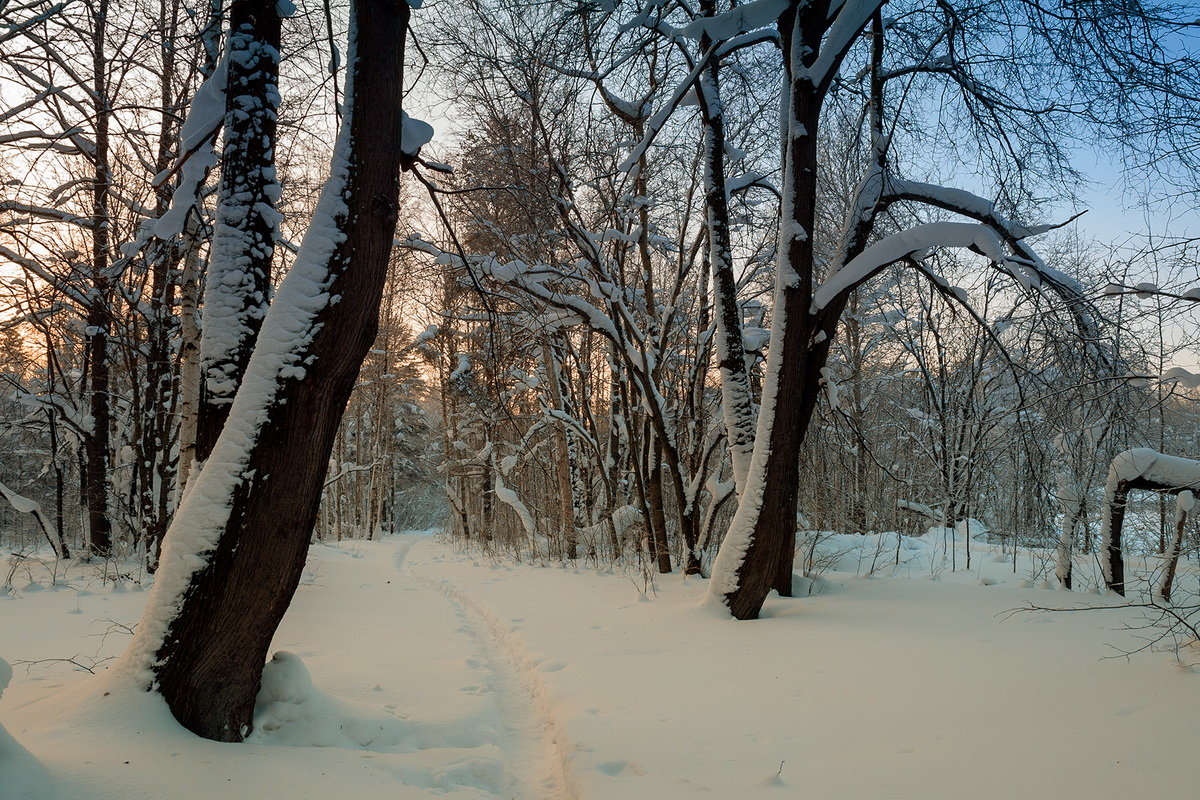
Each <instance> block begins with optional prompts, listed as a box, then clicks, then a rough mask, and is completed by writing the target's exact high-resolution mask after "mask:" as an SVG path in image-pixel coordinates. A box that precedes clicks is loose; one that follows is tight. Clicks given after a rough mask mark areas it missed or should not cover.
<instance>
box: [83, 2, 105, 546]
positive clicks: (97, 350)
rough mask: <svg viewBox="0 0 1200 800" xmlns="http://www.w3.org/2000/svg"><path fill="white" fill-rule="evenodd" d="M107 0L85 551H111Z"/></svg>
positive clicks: (96, 170)
mask: <svg viewBox="0 0 1200 800" xmlns="http://www.w3.org/2000/svg"><path fill="white" fill-rule="evenodd" d="M108 11H109V5H108V0H100V2H99V4H98V6H97V7H96V10H95V13H94V17H93V25H94V27H93V29H92V111H93V113H94V114H95V118H96V119H95V124H96V142H95V145H96V149H95V153H94V154H93V155H92V166H93V172H92V224H93V227H92V265H91V270H92V275H91V282H92V286H91V291H90V293H89V298H88V306H87V316H86V320H87V365H88V410H89V414H90V417H91V418H90V421H89V425H88V427H87V428H86V435H85V436H84V443H83V445H84V446H83V449H84V452H85V454H86V463H87V470H86V473H85V478H84V486H85V487H86V502H87V516H88V544H89V549H90V552H91V555H93V556H99V557H101V558H107V557H108V556H110V555H111V554H112V520H111V518H110V515H109V507H108V477H109V474H108V473H109V428H110V426H111V421H112V413H111V403H110V398H109V377H110V369H109V368H110V365H109V360H108V359H109V353H108V337H109V333H110V332H111V328H112V309H111V308H110V307H109V303H110V302H111V300H112V289H111V285H110V278H109V274H108V257H109V202H108V201H109V190H110V186H111V176H110V175H109V169H108V157H109V141H108V123H109V119H110V117H111V114H112V112H111V110H110V109H109V107H108V77H107V70H108V60H107V57H106V55H105V51H104V45H105V41H104V40H105V36H106V33H107V30H108Z"/></svg>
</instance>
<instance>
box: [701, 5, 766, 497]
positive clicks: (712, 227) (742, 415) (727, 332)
mask: <svg viewBox="0 0 1200 800" xmlns="http://www.w3.org/2000/svg"><path fill="white" fill-rule="evenodd" d="M700 7H701V10H702V11H703V12H704V14H705V15H706V16H709V17H712V16H715V14H716V3H714V2H713V1H712V0H705V2H701V4H700ZM712 44H713V42H712V39H711V37H709V36H708V35H707V34H705V35H704V36H701V37H700V50H701V51H702V52H705V51H707V50H708V49H709V48H710V47H711V46H712ZM720 71H721V64H720V60H719V59H718V58H716V57H714V58H713V59H712V61H711V63H710V64H709V65H708V67H707V68H706V70H705V72H704V73H703V74H702V75H701V77H700V80H699V81H698V82H697V84H698V91H697V93H696V94H697V98H698V99H699V102H700V110H701V117H702V121H703V124H704V194H705V218H706V222H707V225H708V253H709V255H708V258H709V262H710V268H711V270H712V276H713V293H714V298H715V306H716V309H715V311H716V314H715V316H716V323H717V336H716V353H717V365H718V367H719V368H720V374H721V411H722V414H723V415H724V422H725V435H726V437H727V440H728V447H729V457H730V460H731V462H732V465H733V481H734V486H735V487H736V490H737V492H738V494H739V495H740V494H741V493H742V490H743V489H744V488H745V485H746V475H747V473H748V472H749V470H750V458H751V456H752V455H753V453H754V405H753V395H752V393H751V391H750V375H749V372H748V371H747V369H746V353H745V345H744V343H743V341H742V319H741V311H740V307H739V306H738V298H737V281H736V280H735V279H734V275H733V249H732V247H731V245H730V239H729V195H728V190H727V187H726V182H725V109H724V107H723V105H722V103H721V93H720Z"/></svg>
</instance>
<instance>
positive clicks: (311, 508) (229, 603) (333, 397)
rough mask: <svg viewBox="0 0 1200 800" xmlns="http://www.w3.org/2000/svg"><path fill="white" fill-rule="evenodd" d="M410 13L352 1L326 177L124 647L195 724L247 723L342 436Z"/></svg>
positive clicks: (229, 732)
mask: <svg viewBox="0 0 1200 800" xmlns="http://www.w3.org/2000/svg"><path fill="white" fill-rule="evenodd" d="M408 15H409V9H408V5H407V4H405V3H403V2H395V0H355V2H354V4H353V10H352V21H351V34H350V35H351V45H350V52H351V57H350V59H349V63H350V69H351V72H352V78H351V83H352V87H353V88H352V90H351V91H350V92H348V94H349V97H348V99H347V103H346V108H347V112H346V113H347V116H348V118H347V119H346V120H345V121H344V124H343V126H342V133H341V136H340V137H339V141H338V144H337V146H336V149H335V152H334V160H333V167H332V170H331V177H330V179H329V182H328V183H327V184H326V186H325V189H324V191H323V193H322V197H321V201H320V203H319V204H318V207H317V211H316V213H315V215H314V218H313V221H312V223H311V225H310V226H309V230H308V233H307V235H306V236H305V240H304V244H303V245H302V247H301V250H300V253H299V255H298V256H297V259H296V263H295V265H294V266H293V268H292V270H291V271H290V272H289V274H288V276H287V278H286V279H285V280H284V282H283V283H282V284H281V285H280V287H279V291H278V293H277V296H276V299H275V302H274V303H273V304H272V307H271V310H270V311H269V312H268V314H267V317H266V319H265V320H264V323H263V328H262V331H261V333H260V335H259V337H258V344H257V345H256V347H255V350H254V353H253V355H252V357H251V359H250V362H249V365H248V367H247V371H246V375H245V377H244V378H243V380H242V385H241V388H240V389H239V391H238V395H237V397H236V399H235V401H234V403H233V407H232V409H231V411H230V416H229V420H228V422H227V423H226V425H225V427H224V429H223V430H222V432H221V435H220V437H219V438H218V440H217V442H216V445H215V447H214V449H213V453H212V455H211V456H210V457H209V459H208V460H207V462H206V463H205V465H204V467H203V468H202V469H201V470H200V472H199V473H198V474H197V475H196V476H195V477H194V478H193V479H192V483H191V484H190V485H189V488H188V491H187V493H186V495H185V497H184V500H183V505H182V507H181V508H180V510H179V513H178V514H176V517H175V520H174V521H173V522H172V525H171V528H170V531H169V532H168V534H167V537H166V541H165V544H164V548H163V563H162V566H161V567H160V570H159V573H158V578H157V580H156V582H155V586H154V590H153V594H152V596H151V598H150V601H149V603H148V605H147V608H146V611H145V613H144V615H143V618H142V622H141V624H140V625H139V628H138V634H137V636H136V638H135V640H134V642H133V644H132V645H131V647H130V650H129V651H128V652H127V653H126V655H125V656H124V661H123V667H124V668H125V669H127V670H129V671H131V672H132V673H133V675H134V677H135V678H137V679H139V680H141V681H143V682H145V684H146V685H148V686H154V687H156V688H157V689H158V691H159V692H161V693H162V695H163V697H164V698H165V699H166V701H167V704H168V705H169V706H170V708H171V711H172V713H173V714H174V715H175V717H176V718H177V719H178V720H179V721H180V722H181V723H182V724H183V725H184V726H185V727H187V728H188V729H190V730H192V731H194V732H195V733H197V734H199V735H201V736H205V737H208V738H210V739H216V740H221V741H240V740H242V739H243V738H245V736H246V734H247V733H248V732H249V731H250V727H251V719H252V713H253V708H254V700H255V695H256V694H257V692H258V689H259V685H260V682H261V676H262V668H263V664H264V662H265V660H266V653H267V648H268V646H269V644H270V641H271V637H272V635H273V634H274V632H275V629H276V627H277V626H278V624H279V621H280V619H281V618H282V616H283V614H284V611H285V610H286V609H287V607H288V604H289V603H290V601H291V598H292V595H293V594H294V592H295V589H296V586H297V584H298V583H299V580H300V575H301V572H302V570H303V567H304V562H305V555H306V552H307V549H308V543H309V537H310V535H311V532H312V529H313V524H314V521H315V519H316V514H317V509H318V504H319V502H320V498H321V488H322V485H323V483H324V480H325V473H326V469H327V465H328V460H329V453H330V450H331V448H332V446H333V440H334V436H335V435H336V433H337V429H338V424H339V422H340V420H341V416H342V413H343V411H344V409H345V405H346V401H347V399H348V397H349V395H350V391H351V388H352V387H353V385H354V382H355V379H356V377H357V374H358V370H359V367H360V365H361V363H362V359H363V357H364V356H365V354H366V352H367V350H368V349H369V347H370V345H371V342H372V340H373V339H374V337H375V333H376V330H377V328H378V311H379V302H380V299H381V296H382V290H383V285H384V280H385V276H386V272H387V267H388V256H389V253H390V251H391V246H392V237H393V236H394V233H395V226H396V207H397V201H398V190H399V173H400V168H401V152H400V149H399V143H400V141H401V125H402V122H401V98H402V73H403V56H404V47H403V45H404V38H405V32H406V30H407V25H408ZM360 20H361V21H362V23H363V24H360V23H359V21H360ZM367 20H369V21H370V24H365V23H366V21H367Z"/></svg>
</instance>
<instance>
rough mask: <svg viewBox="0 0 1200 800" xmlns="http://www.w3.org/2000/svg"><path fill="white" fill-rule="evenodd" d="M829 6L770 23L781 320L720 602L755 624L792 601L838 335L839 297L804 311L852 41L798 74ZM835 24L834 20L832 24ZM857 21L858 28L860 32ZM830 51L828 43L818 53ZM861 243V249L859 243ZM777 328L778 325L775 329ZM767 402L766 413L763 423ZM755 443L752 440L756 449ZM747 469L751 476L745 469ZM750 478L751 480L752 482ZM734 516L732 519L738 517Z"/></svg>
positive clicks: (811, 58) (792, 12)
mask: <svg viewBox="0 0 1200 800" xmlns="http://www.w3.org/2000/svg"><path fill="white" fill-rule="evenodd" d="M828 12H829V4H828V3H824V2H818V3H813V4H808V5H805V4H801V3H793V4H792V6H791V8H790V9H789V10H788V11H786V12H785V13H784V14H783V15H782V16H781V17H780V19H779V30H780V34H781V36H782V44H783V47H782V50H783V53H784V68H785V72H786V75H787V78H786V85H785V87H784V91H785V95H786V100H787V104H786V110H785V123H786V127H785V131H786V132H785V135H784V142H783V145H784V152H783V156H784V172H785V175H784V187H785V189H784V198H783V204H782V208H781V217H780V229H781V237H780V251H781V252H780V264H779V267H778V274H777V276H776V293H775V309H774V313H775V314H777V315H778V314H780V313H782V315H783V320H782V321H783V327H782V331H781V333H782V335H778V333H777V334H776V335H773V336H772V341H771V347H772V349H777V352H778V356H773V358H777V359H778V361H777V369H776V370H775V371H774V373H773V377H774V378H775V386H774V390H773V397H771V398H767V397H766V394H767V390H764V399H763V405H764V410H763V412H761V413H763V414H764V417H765V422H766V423H767V425H768V430H767V431H766V432H765V433H764V431H763V430H762V429H761V426H760V430H759V437H762V436H764V435H765V436H766V437H767V442H766V452H767V453H768V454H769V457H768V458H766V459H764V462H765V463H764V465H763V466H762V472H761V489H762V494H761V497H760V498H759V499H756V500H753V501H751V502H752V503H754V506H756V507H754V508H752V510H753V512H754V513H753V516H752V517H751V519H752V520H753V523H752V525H753V527H752V532H751V535H750V538H749V542H748V545H747V549H746V551H745V554H744V557H743V558H742V560H741V563H740V564H739V565H738V567H737V570H736V578H737V588H736V589H734V590H732V591H730V592H727V593H726V594H725V596H724V597H725V603H726V605H727V606H728V608H729V611H730V613H731V614H732V615H733V616H734V617H736V618H737V619H754V618H756V617H757V616H758V613H759V611H760V610H761V609H762V605H763V602H764V601H765V600H766V597H767V595H768V594H769V593H770V591H771V590H772V589H775V590H776V591H778V592H779V593H780V594H781V595H784V596H790V595H791V593H792V570H793V567H794V563H795V543H796V508H797V495H798V482H799V474H800V448H801V445H802V444H803V443H804V437H805V434H806V432H807V430H808V425H809V423H810V422H811V420H812V415H813V412H814V410H815V409H816V406H817V399H818V397H819V395H820V385H821V369H822V367H824V366H825V363H826V360H827V359H828V357H829V348H830V346H831V344H832V340H833V336H834V335H835V334H836V331H837V321H838V319H839V317H840V316H841V313H842V310H843V309H844V308H845V304H846V299H847V298H846V297H845V296H842V297H839V298H838V299H837V300H836V301H835V302H833V303H830V304H829V305H828V306H826V307H825V308H824V309H822V310H821V311H819V312H814V311H813V309H812V296H813V287H814V284H815V282H816V280H817V275H816V269H815V259H814V249H813V238H812V237H813V231H814V228H815V219H816V198H817V167H818V160H817V159H818V153H817V139H818V135H817V132H818V129H819V123H820V118H821V106H822V103H823V102H824V98H825V95H826V92H827V91H828V86H829V81H830V80H831V79H832V78H831V76H832V75H833V74H834V73H835V71H836V67H837V65H838V64H840V62H841V60H842V59H843V58H844V57H845V55H846V52H847V51H848V50H849V47H850V44H851V42H852V41H853V40H854V38H855V37H853V36H852V37H849V38H846V37H842V38H841V39H840V41H839V43H840V45H841V47H842V49H841V50H839V51H837V52H835V53H833V54H832V59H831V60H830V65H829V66H827V71H826V73H825V76H824V78H823V79H821V80H818V81H814V80H813V79H812V78H811V77H810V76H809V75H805V74H797V73H796V72H795V71H794V70H795V68H796V67H802V68H804V69H805V70H807V69H808V68H809V67H811V65H813V64H814V63H815V62H816V61H817V59H818V57H819V56H821V55H823V54H822V53H821V51H822V40H823V39H824V35H825V32H826V30H827V29H828V27H829V25H830V22H831V20H830V19H829V13H828ZM839 21H840V20H839ZM865 22H866V20H865V19H864V20H863V24H865ZM827 46H832V45H827ZM861 228H862V230H859V231H855V232H853V235H852V240H851V241H849V242H848V243H847V244H846V249H847V250H848V251H851V252H853V251H854V250H856V249H860V248H861V245H862V242H865V240H866V236H867V234H868V233H869V230H870V225H869V224H864V225H862V226H861ZM859 239H861V241H859ZM775 324H776V326H778V325H779V321H778V320H777V321H776V323H775ZM768 402H769V403H770V404H771V405H772V406H773V408H771V410H770V416H766V413H767V405H768ZM761 446H762V442H756V449H757V448H758V447H761ZM752 470H753V468H752ZM753 477H754V476H753V475H752V476H751V478H752V479H753ZM742 513H743V511H742V509H739V514H742Z"/></svg>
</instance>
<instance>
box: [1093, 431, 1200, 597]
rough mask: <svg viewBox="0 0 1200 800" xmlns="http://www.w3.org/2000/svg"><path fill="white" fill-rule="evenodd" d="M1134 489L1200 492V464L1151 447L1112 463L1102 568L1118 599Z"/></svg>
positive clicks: (1106, 487)
mask: <svg viewBox="0 0 1200 800" xmlns="http://www.w3.org/2000/svg"><path fill="white" fill-rule="evenodd" d="M1134 489H1145V490H1149V491H1156V492H1166V493H1168V494H1179V493H1180V492H1183V491H1184V490H1188V491H1200V461H1196V460H1194V459H1190V458H1180V457H1179V456H1169V455H1165V454H1163V453H1159V452H1158V451H1156V450H1151V449H1150V448H1148V447H1137V448H1134V449H1132V450H1126V451H1125V452H1123V453H1119V454H1118V455H1117V456H1116V457H1115V458H1114V459H1113V460H1112V464H1111V465H1109V468H1108V479H1107V480H1106V481H1105V484H1104V516H1103V519H1102V520H1101V524H1100V568H1101V571H1102V572H1103V573H1104V583H1105V585H1106V586H1107V587H1108V588H1109V589H1110V590H1111V591H1114V592H1116V593H1117V594H1119V595H1124V594H1125V559H1124V555H1123V553H1122V545H1121V528H1122V526H1123V524H1124V521H1125V499H1126V497H1127V496H1128V494H1129V492H1130V491H1131V490H1134Z"/></svg>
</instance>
